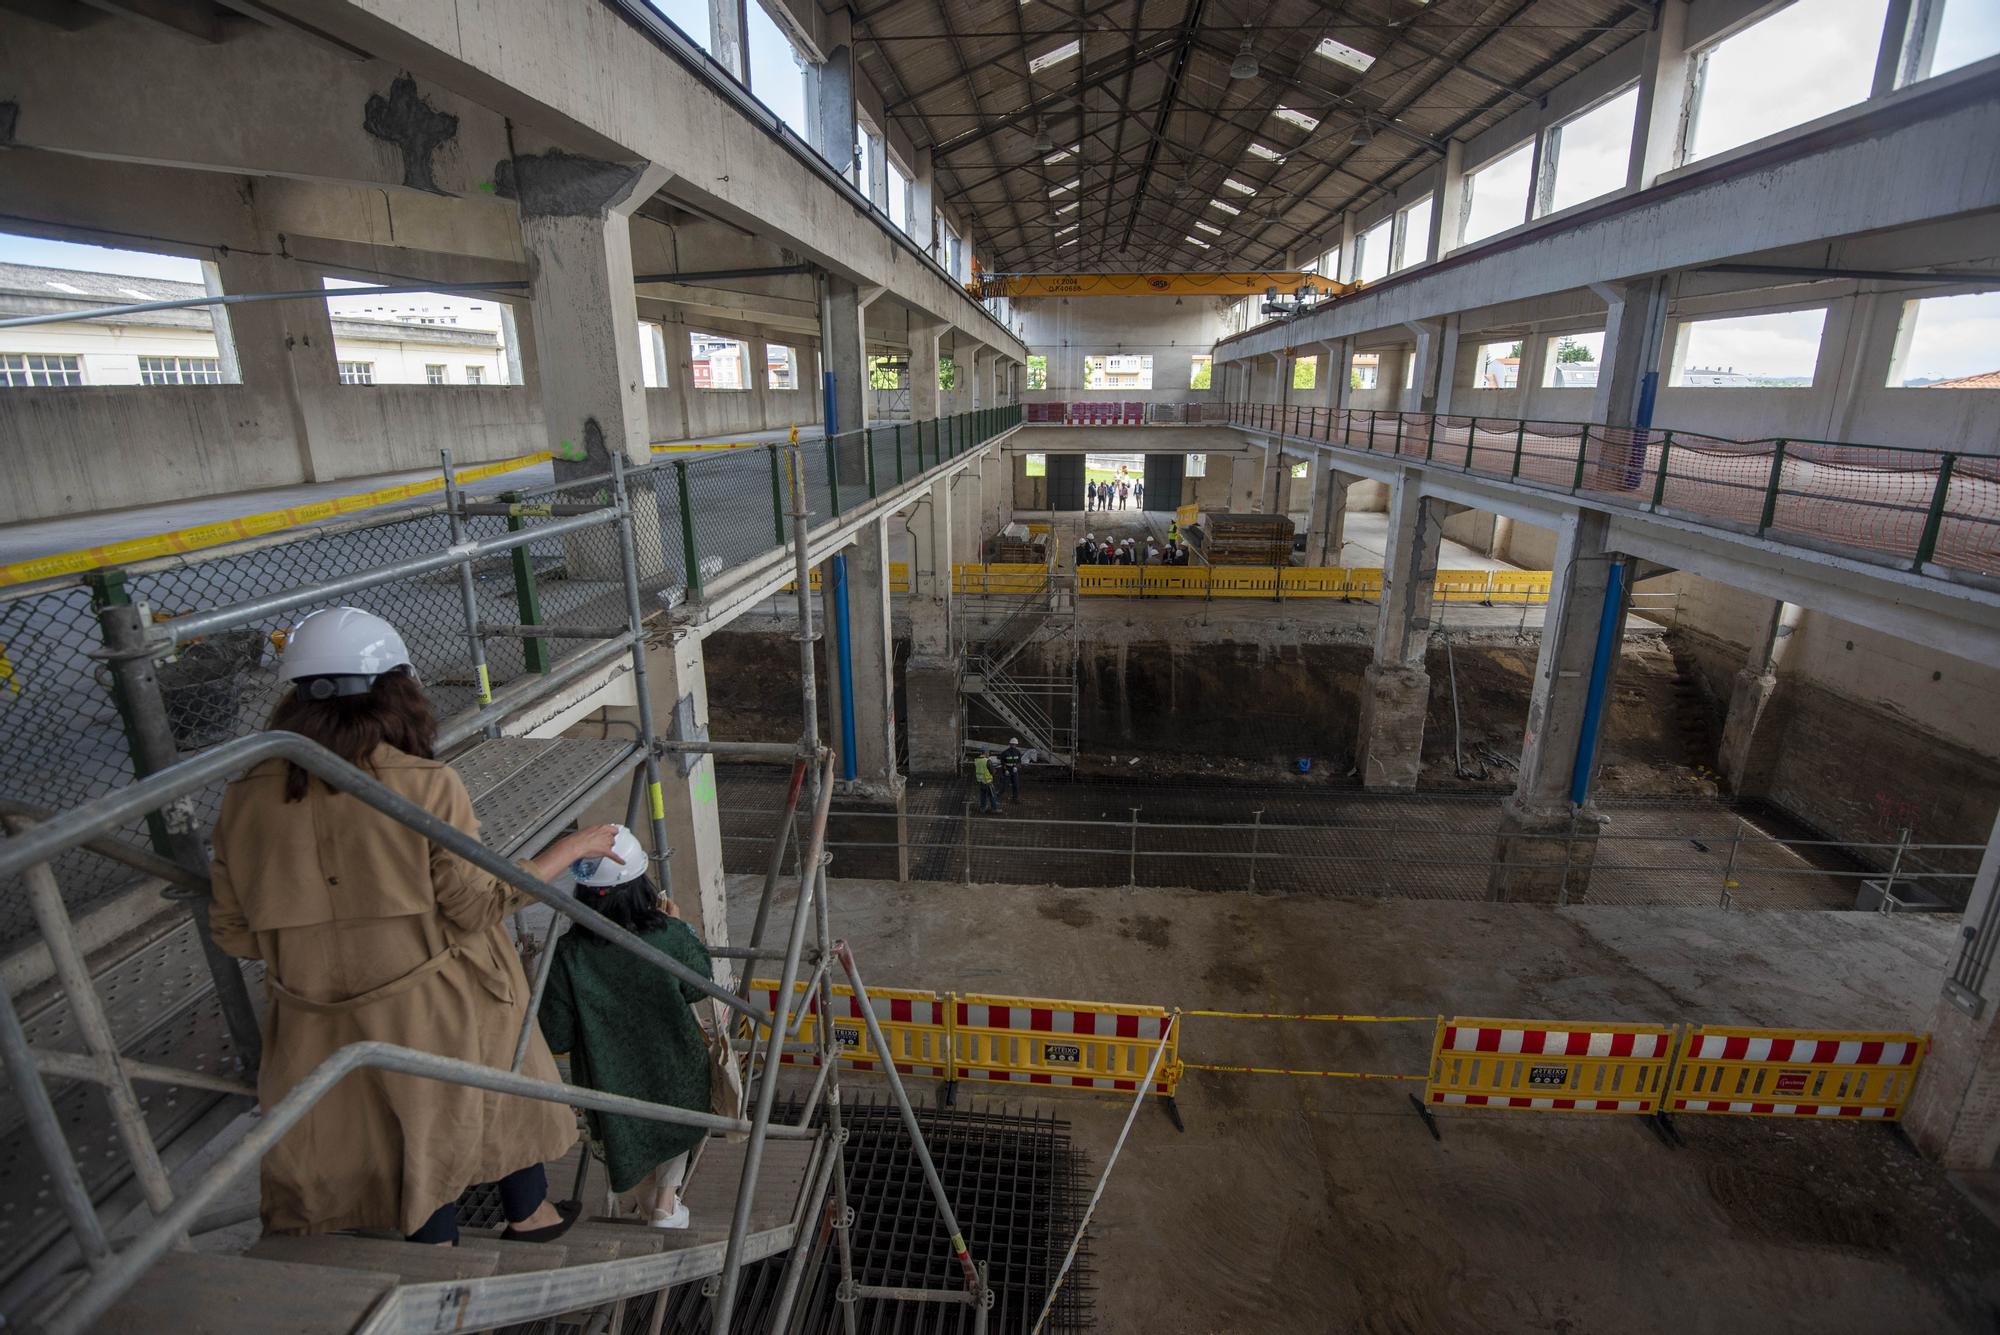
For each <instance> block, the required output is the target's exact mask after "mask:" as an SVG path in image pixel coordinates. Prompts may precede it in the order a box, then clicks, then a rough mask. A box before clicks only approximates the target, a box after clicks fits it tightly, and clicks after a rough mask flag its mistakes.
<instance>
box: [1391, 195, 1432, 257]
mask: <svg viewBox="0 0 2000 1335" xmlns="http://www.w3.org/2000/svg"><path fill="white" fill-rule="evenodd" d="M1435 198H1436V197H1435V196H1432V195H1425V196H1424V197H1423V198H1422V199H1420V200H1418V201H1417V202H1416V203H1414V204H1412V205H1410V207H1408V208H1406V209H1404V210H1403V252H1402V257H1401V259H1400V261H1399V262H1398V263H1397V265H1396V268H1397V269H1399V270H1401V269H1407V268H1409V267H1410V266H1411V265H1413V264H1422V263H1423V262H1424V261H1425V260H1427V259H1429V258H1430V257H1431V205H1432V203H1433V201H1434V200H1435Z"/></svg>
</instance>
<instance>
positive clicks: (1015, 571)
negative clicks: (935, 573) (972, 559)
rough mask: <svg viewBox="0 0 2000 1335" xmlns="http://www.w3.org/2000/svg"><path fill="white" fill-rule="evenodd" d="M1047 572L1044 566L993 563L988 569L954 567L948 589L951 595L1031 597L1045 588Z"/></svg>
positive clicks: (969, 565)
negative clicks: (1030, 595) (1029, 594)
mask: <svg viewBox="0 0 2000 1335" xmlns="http://www.w3.org/2000/svg"><path fill="white" fill-rule="evenodd" d="M1048 582H1049V572H1048V569H1047V568H1046V567H1044V566H1038V565H1031V564H1028V563H1025V562H1020V563H1005V562H995V563H994V564H991V565H972V564H964V565H954V566H953V567H952V568H951V588H952V592H954V593H1034V592H1036V591H1037V590H1040V589H1043V588H1046V587H1047V585H1048Z"/></svg>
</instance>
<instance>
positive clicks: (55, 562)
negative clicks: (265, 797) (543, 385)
mask: <svg viewBox="0 0 2000 1335" xmlns="http://www.w3.org/2000/svg"><path fill="white" fill-rule="evenodd" d="M553 457H554V456H552V455H551V454H549V453H548V452H547V451H543V452H542V453H540V454H524V455H521V456H519V457H518V458H514V459H503V460H501V461H500V462H498V463H490V464H481V465H479V466H478V467H476V468H467V469H463V470H461V471H460V472H459V474H458V480H459V482H461V483H466V482H479V481H482V480H483V479H486V478H489V477H498V476H499V475H500V474H502V473H511V472H513V471H514V470H515V469H518V468H529V467H532V466H534V465H535V464H539V463H544V462H546V461H548V460H549V459H550V458H553ZM443 489H444V478H443V477H442V476H439V477H435V478H426V479H424V480H423V481H422V482H406V483H404V484H402V485H401V486H396V487H382V488H379V489H378V490H375V491H363V492H356V493H355V494H354V495H352V496H336V497H334V498H333V499H331V500H325V501H312V502H310V503H308V504H305V505H293V506H288V507H286V508H285V509H283V510H265V511H262V512H260V513H258V514H252V515H243V516H241V517H239V518H236V519H224V520H221V521H219V522H217V523H213V524H197V525H195V526H194V527H192V528H180V529H174V530H172V531H170V532H166V533H154V534H151V535H150V536H147V537H143V538H127V539H126V540H125V541H123V542H111V543H106V544H104V545H103V546H101V547H79V548H77V549H75V550H74V551H67V552H57V553H55V554H54V555H52V556H36V557H30V558H29V559H28V560H25V561H14V562H10V563H9V564H6V565H0V587H4V586H6V585H9V584H29V583H33V582H34V581H35V580H38V579H54V578H56V577H57V576H59V575H76V574H81V573H82V572H83V571H86V570H97V569H99V568H101V567H103V566H116V565H126V564H128V563H130V562H133V561H151V560H153V559H155V558H156V557H161V556H172V555H174V554H175V553H177V552H198V551H201V550H202V549H203V548H205V547H220V546H222V545H223V544H225V543H231V542H240V541H241V540H243V539H244V538H261V537H263V536H264V535H265V534H266V533H276V532H278V531H279V530H281V529H287V528H297V527H299V526H300V525H302V524H317V523H321V522H323V521H325V520H328V519H339V518H340V517H341V516H343V515H351V514H356V513H358V512H360V511H362V510H372V509H374V508H375V507H376V506H378V505H392V504H394V503H395V502H397V501H407V500H411V499H413V498H415V497H418V496H425V495H429V494H430V493H431V492H434V491H442V490H443Z"/></svg>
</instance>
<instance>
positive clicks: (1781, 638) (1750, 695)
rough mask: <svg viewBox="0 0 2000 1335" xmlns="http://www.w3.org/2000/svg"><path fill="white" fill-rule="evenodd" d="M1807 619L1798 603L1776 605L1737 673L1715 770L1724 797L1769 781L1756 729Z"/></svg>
mask: <svg viewBox="0 0 2000 1335" xmlns="http://www.w3.org/2000/svg"><path fill="white" fill-rule="evenodd" d="M1804 616H1805V609H1804V608H1802V607H1800V606H1799V605H1798V604H1796V603H1787V602H1774V603H1772V604H1771V615H1770V616H1769V618H1767V619H1766V621H1765V623H1764V627H1763V629H1762V631H1761V632H1760V633H1759V634H1758V636H1757V640H1756V642H1755V643H1754V644H1752V645H1751V646H1750V652H1749V655H1748V656H1747V658H1746V659H1745V661H1744V664H1743V666H1742V667H1741V668H1740V669H1738V670H1737V673H1736V679H1735V681H1734V683H1732V684H1731V686H1730V688H1729V712H1728V714H1726V715H1725V716H1724V717H1723V722H1722V745H1721V746H1719V747H1718V748H1717V749H1716V761H1715V768H1716V771H1717V772H1718V773H1720V774H1721V775H1722V788H1723V791H1724V792H1727V793H1732V794H1735V795H1736V796H1739V797H1742V796H1749V795H1751V794H1754V793H1756V792H1758V791H1759V790H1761V789H1762V788H1763V786H1764V783H1765V781H1766V780H1767V779H1768V778H1769V775H1768V773H1767V772H1766V771H1767V770H1768V768H1769V766H1768V763H1758V762H1759V761H1764V762H1768V759H1769V758H1768V757H1767V756H1766V757H1760V756H1758V755H1757V753H1756V738H1757V725H1758V723H1759V722H1760V721H1762V719H1763V716H1764V708H1765V706H1766V705H1768V704H1770V702H1771V694H1772V692H1774V691H1775V690H1777V688H1778V669H1779V667H1780V665H1781V664H1783V662H1784V659H1785V653H1786V651H1787V650H1788V649H1790V647H1791V642H1792V639H1793V636H1794V634H1795V633H1796V632H1797V630H1798V626H1799V622H1800V620H1801V619H1802V618H1803V617H1804ZM1768 749H1769V748H1766V750H1768Z"/></svg>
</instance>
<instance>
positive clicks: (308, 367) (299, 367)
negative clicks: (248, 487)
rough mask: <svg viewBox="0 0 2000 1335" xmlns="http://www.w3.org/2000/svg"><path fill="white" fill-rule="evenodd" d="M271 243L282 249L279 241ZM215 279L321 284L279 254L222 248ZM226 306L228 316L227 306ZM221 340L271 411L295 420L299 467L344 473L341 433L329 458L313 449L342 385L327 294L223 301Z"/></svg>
mask: <svg viewBox="0 0 2000 1335" xmlns="http://www.w3.org/2000/svg"><path fill="white" fill-rule="evenodd" d="M271 249H272V251H274V252H275V251H276V250H277V246H276V245H275V244H273V245H272V247H271ZM215 271H216V282H217V285H218V286H219V287H220V288H221V289H222V291H223V292H225V293H228V292H302V291H307V290H309V289H312V288H316V287H318V286H320V274H319V271H318V270H317V269H311V268H308V267H306V266H305V265H303V264H300V263H299V262H298V261H297V260H294V259H290V258H287V257H286V256H283V255H278V254H275V253H273V254H265V255H259V254H252V253H250V252H248V251H241V250H229V251H224V252H223V253H222V255H221V258H219V259H218V260H216V261H215ZM224 311H227V312H228V314H227V315H226V316H225V315H224V314H222V312H224ZM215 319H216V323H217V324H218V325H224V326H225V327H226V329H227V331H228V334H227V337H224V336H223V331H222V330H221V329H218V330H217V337H216V342H217V344H219V345H226V344H231V343H233V344H234V345H235V349H236V365H237V370H238V372H239V374H240V375H241V377H242V381H243V384H244V386H245V387H246V388H248V389H251V390H253V391H255V392H256V394H257V397H258V398H259V399H261V400H266V401H268V402H269V403H270V404H271V405H272V413H273V416H278V417H282V418H283V419H284V420H286V421H288V422H289V423H290V426H291V433H292V440H293V442H294V444H295V447H296V449H297V450H298V463H299V474H300V476H301V477H303V478H305V479H306V480H307V481H309V482H319V481H326V480H330V479H333V478H338V477H342V476H345V474H344V473H343V472H342V470H341V467H340V460H339V458H338V456H337V454H335V453H334V451H333V447H334V446H335V445H336V444H337V442H336V441H334V440H332V439H328V440H326V441H324V442H323V444H324V447H325V449H326V450H327V455H328V457H326V458H325V459H323V460H322V459H319V458H316V457H315V451H314V443H315V442H314V439H313V437H314V434H315V432H314V425H315V421H316V419H317V418H318V417H319V412H318V410H317V405H318V404H320V403H323V402H324V401H325V400H326V398H327V396H329V395H331V394H335V393H338V392H339V390H340V368H339V367H338V366H337V365H336V364H335V358H334V352H333V320H332V318H331V317H330V316H329V315H328V313H327V309H326V303H325V302H323V301H253V302H247V303H244V304H242V305H238V306H226V307H218V308H217V314H216V317H215Z"/></svg>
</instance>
